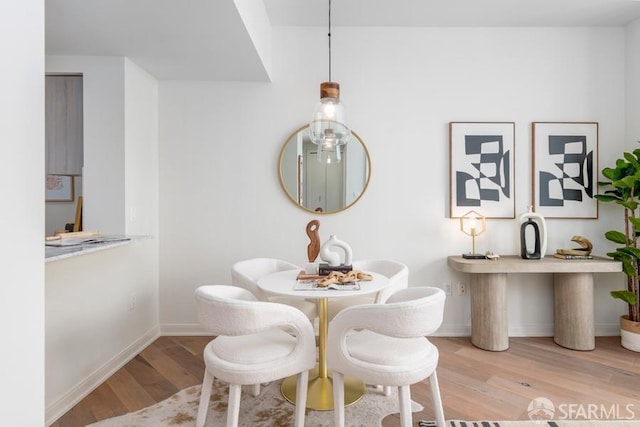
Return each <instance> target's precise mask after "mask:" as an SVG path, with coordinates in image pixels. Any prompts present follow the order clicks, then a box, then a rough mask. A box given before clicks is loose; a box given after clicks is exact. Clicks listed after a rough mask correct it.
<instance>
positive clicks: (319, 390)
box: [258, 270, 389, 411]
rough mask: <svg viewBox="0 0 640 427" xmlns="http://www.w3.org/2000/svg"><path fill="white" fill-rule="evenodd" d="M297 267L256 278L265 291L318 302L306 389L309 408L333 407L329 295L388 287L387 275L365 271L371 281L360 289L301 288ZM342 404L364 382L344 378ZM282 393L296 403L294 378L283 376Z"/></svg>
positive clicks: (360, 392) (353, 396)
mask: <svg viewBox="0 0 640 427" xmlns="http://www.w3.org/2000/svg"><path fill="white" fill-rule="evenodd" d="M299 273H300V270H287V271H279V272H277V273H272V274H269V275H267V276H264V277H261V278H260V279H258V286H259V287H260V289H262V290H263V291H265V292H267V293H274V294H278V295H286V296H293V297H298V298H304V299H315V300H316V302H317V304H318V329H319V330H318V366H317V368H314V369H313V370H312V371H311V372H309V389H308V392H307V403H306V407H307V408H308V409H314V410H321V411H328V410H333V384H332V380H331V374H330V373H329V372H328V369H327V360H326V354H327V334H328V330H329V319H328V303H329V299H330V298H332V299H333V298H344V297H349V296H359V295H366V294H372V293H376V292H379V291H381V290H382V289H384V288H386V287H387V286H389V278H388V277H386V276H383V275H382V274H378V273H373V272H368V271H367V272H366V273H369V274H371V275H372V276H373V280H370V281H360V282H359V285H360V289H359V290H343V289H337V290H336V289H300V288H301V286H299V283H298V280H297V276H298V274H299ZM344 384H345V385H344V387H345V390H344V397H345V401H344V402H345V406H348V405H351V404H353V403H355V402H357V401H358V400H360V398H361V397H362V396H363V395H364V392H365V384H364V383H363V382H362V381H360V380H358V379H355V378H349V377H346V378H345V381H344ZM281 391H282V395H283V396H284V397H285V399H287V400H288V401H289V402H291V403H293V404H295V403H296V402H295V397H296V377H295V376H292V377H289V378H286V379H285V380H284V381H283V382H282V385H281Z"/></svg>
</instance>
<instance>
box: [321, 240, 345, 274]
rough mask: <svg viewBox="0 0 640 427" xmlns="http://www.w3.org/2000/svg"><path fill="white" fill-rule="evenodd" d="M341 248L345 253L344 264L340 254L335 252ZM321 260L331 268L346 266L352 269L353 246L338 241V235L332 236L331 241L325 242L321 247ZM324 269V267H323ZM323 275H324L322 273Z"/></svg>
mask: <svg viewBox="0 0 640 427" xmlns="http://www.w3.org/2000/svg"><path fill="white" fill-rule="evenodd" d="M334 247H335V248H339V249H342V250H343V251H344V262H340V259H341V258H340V253H338V252H336V251H335V250H333V248H334ZM320 259H322V260H323V261H324V262H326V263H327V265H328V266H329V267H340V266H345V267H349V270H350V269H351V246H349V245H348V244H347V243H346V242H343V241H342V240H340V239H338V237H337V236H336V235H333V234H332V235H331V236H330V237H329V240H327V241H326V242H324V243H323V244H322V246H321V247H320ZM321 267H322V266H321ZM320 274H322V273H320Z"/></svg>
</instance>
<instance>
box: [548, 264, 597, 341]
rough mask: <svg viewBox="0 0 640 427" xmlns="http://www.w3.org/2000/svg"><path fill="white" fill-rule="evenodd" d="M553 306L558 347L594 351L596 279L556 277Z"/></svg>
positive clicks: (573, 275)
mask: <svg viewBox="0 0 640 427" xmlns="http://www.w3.org/2000/svg"><path fill="white" fill-rule="evenodd" d="M553 304H554V305H553V312H554V316H555V319H554V337H553V340H554V341H555V342H556V344H558V345H561V346H562V347H566V348H570V349H572V350H593V349H594V348H595V346H596V345H595V326H594V320H593V275H592V274H591V273H554V275H553Z"/></svg>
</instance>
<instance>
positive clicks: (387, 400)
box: [90, 380, 423, 427]
mask: <svg viewBox="0 0 640 427" xmlns="http://www.w3.org/2000/svg"><path fill="white" fill-rule="evenodd" d="M199 400H200V386H199V385H198V386H193V387H189V388H187V389H185V390H182V391H180V392H178V393H176V394H174V395H173V396H171V397H170V398H168V399H166V400H163V401H162V402H160V403H157V404H155V405H153V406H150V407H148V408H144V409H141V410H140V411H137V412H132V413H129V414H125V415H121V416H119V417H114V418H109V419H106V420H103V421H99V422H97V423H93V424H90V427H163V426H170V427H187V426H188V427H193V426H194V425H195V421H196V416H197V411H198V404H199ZM412 406H413V407H412V410H413V411H414V412H419V411H422V409H423V407H422V406H421V405H419V404H418V403H415V402H412ZM293 410H294V407H293V405H292V404H290V403H289V402H287V401H286V400H285V399H284V398H283V397H282V395H281V394H280V383H271V384H269V385H267V386H263V387H262V388H261V390H260V395H259V396H257V397H253V396H252V395H251V393H250V388H248V387H247V388H245V387H243V389H242V398H241V401H240V422H239V427H280V426H282V427H285V426H286V427H290V426H292V425H293ZM397 412H398V395H397V391H395V390H393V391H392V393H391V395H390V396H385V395H384V394H383V393H382V391H381V390H378V389H376V388H374V387H367V392H366V394H365V395H364V396H363V397H362V399H360V400H359V401H358V402H356V403H354V404H353V405H351V406H348V407H347V408H346V409H345V421H346V425H347V426H348V427H349V426H350V427H375V426H380V423H381V421H382V419H383V418H384V417H386V416H387V415H389V414H393V413H397ZM226 416H227V385H226V384H225V383H222V382H218V381H217V380H216V381H214V386H213V390H212V392H211V400H210V403H209V413H208V415H207V422H206V424H205V426H206V427H218V426H224V425H226ZM305 425H307V426H313V427H325V426H326V427H328V426H333V411H307V415H306V418H305Z"/></svg>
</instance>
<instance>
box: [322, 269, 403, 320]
mask: <svg viewBox="0 0 640 427" xmlns="http://www.w3.org/2000/svg"><path fill="white" fill-rule="evenodd" d="M352 265H353V269H354V270H360V271H364V272H374V273H380V274H382V275H383V276H386V277H388V278H389V286H387V287H386V288H384V289H383V290H381V291H380V292H377V293H375V294H371V295H363V296H353V297H343V298H331V299H329V319H333V318H334V317H335V315H336V314H338V313H339V312H340V311H342V310H344V309H345V308H347V307H351V306H354V305H360V304H374V303H376V304H380V303H383V302H385V301H386V300H387V298H388V297H389V295H391V294H393V293H394V292H396V291H397V290H399V289H404V288H406V287H408V286H409V268H408V267H407V266H406V265H405V264H403V263H401V262H398V261H393V260H384V259H382V260H378V259H367V260H357V261H353V263H352ZM363 286H366V283H365V284H364V285H363Z"/></svg>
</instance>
